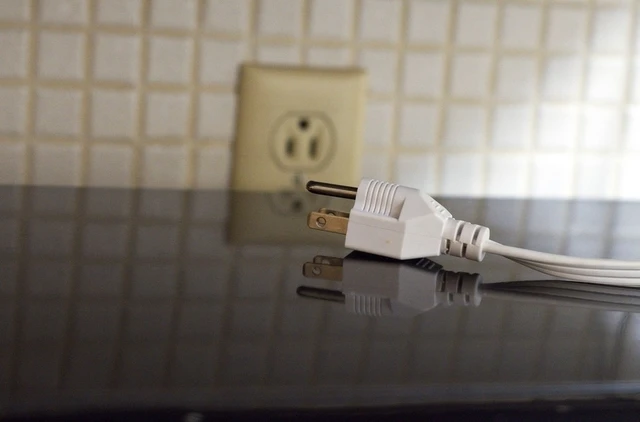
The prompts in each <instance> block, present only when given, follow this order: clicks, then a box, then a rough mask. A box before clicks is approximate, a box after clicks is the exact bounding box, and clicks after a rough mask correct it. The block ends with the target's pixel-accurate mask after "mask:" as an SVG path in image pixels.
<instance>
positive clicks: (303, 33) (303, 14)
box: [296, 0, 311, 65]
mask: <svg viewBox="0 0 640 422" xmlns="http://www.w3.org/2000/svg"><path fill="white" fill-rule="evenodd" d="M299 1H300V0H299ZM301 1H302V6H301V10H300V28H299V29H300V36H299V37H298V38H297V39H296V47H297V49H298V62H299V63H300V64H302V65H307V64H308V60H309V46H308V45H307V43H306V41H307V39H308V38H309V26H310V23H311V8H310V7H309V6H310V5H309V2H310V0H301Z"/></svg>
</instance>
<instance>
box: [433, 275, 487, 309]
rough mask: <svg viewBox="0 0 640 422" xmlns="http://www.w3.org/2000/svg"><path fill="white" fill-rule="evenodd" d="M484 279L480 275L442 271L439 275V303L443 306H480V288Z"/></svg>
mask: <svg viewBox="0 0 640 422" xmlns="http://www.w3.org/2000/svg"><path fill="white" fill-rule="evenodd" d="M480 283H482V277H481V276H480V275H479V274H470V273H458V272H455V271H440V273H439V274H438V284H437V286H438V287H437V290H438V296H439V300H438V303H439V304H441V305H442V306H452V305H455V306H478V305H480V300H481V296H480V292H479V286H480Z"/></svg>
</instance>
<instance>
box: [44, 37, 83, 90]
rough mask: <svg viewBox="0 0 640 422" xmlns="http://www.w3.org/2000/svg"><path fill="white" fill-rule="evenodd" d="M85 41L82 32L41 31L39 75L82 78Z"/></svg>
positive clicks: (58, 78) (52, 77)
mask: <svg viewBox="0 0 640 422" xmlns="http://www.w3.org/2000/svg"><path fill="white" fill-rule="evenodd" d="M84 43H85V37H84V34H82V33H77V34H70V33H61V32H52V31H43V32H41V33H40V40H39V42H38V44H39V51H38V76H39V77H40V78H44V79H56V80H60V79H62V80H64V79H82V76H83V74H84Z"/></svg>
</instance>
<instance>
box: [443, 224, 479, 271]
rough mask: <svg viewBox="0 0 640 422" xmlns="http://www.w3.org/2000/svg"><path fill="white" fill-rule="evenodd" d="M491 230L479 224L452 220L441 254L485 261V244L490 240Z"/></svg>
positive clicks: (447, 229)
mask: <svg viewBox="0 0 640 422" xmlns="http://www.w3.org/2000/svg"><path fill="white" fill-rule="evenodd" d="M489 234H490V233H489V229H488V228H487V227H484V226H480V225H478V224H472V223H469V222H467V221H462V220H456V219H454V218H450V219H449V220H447V222H446V224H445V227H444V233H443V236H442V245H441V252H442V253H443V254H446V255H451V256H457V257H460V258H467V259H471V260H474V261H482V260H483V259H484V255H485V253H484V244H485V242H486V241H487V240H489Z"/></svg>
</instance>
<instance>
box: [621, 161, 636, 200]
mask: <svg viewBox="0 0 640 422" xmlns="http://www.w3.org/2000/svg"><path fill="white" fill-rule="evenodd" d="M619 172H620V176H619V181H618V196H619V197H620V198H623V199H634V200H638V199H640V184H639V183H638V180H640V166H639V165H638V158H636V157H625V158H623V159H622V162H621V163H620V169H619Z"/></svg>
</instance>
